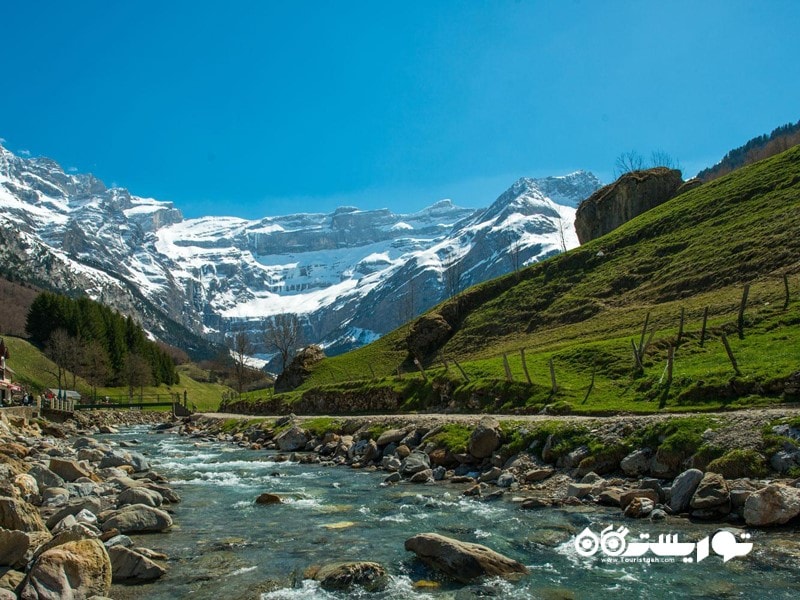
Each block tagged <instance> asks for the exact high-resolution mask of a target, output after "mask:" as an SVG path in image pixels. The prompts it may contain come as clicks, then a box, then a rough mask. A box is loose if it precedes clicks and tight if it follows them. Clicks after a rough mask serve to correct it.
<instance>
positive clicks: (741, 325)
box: [736, 283, 750, 340]
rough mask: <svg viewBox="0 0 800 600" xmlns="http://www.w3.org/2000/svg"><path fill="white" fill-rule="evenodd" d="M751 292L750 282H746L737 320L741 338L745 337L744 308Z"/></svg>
mask: <svg viewBox="0 0 800 600" xmlns="http://www.w3.org/2000/svg"><path fill="white" fill-rule="evenodd" d="M749 293H750V284H749V283H748V284H745V286H744V290H742V302H741V303H740V304H739V318H738V319H737V320H736V322H737V325H738V327H739V339H740V340H743V339H744V309H745V307H746V306H747V295H748V294H749Z"/></svg>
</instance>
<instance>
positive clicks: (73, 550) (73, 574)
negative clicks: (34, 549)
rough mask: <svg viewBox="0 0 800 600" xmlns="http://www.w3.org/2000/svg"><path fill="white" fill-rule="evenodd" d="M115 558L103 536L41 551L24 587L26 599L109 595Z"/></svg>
mask: <svg viewBox="0 0 800 600" xmlns="http://www.w3.org/2000/svg"><path fill="white" fill-rule="evenodd" d="M110 590H111V561H110V559H109V557H108V552H106V549H105V547H104V546H103V543H102V542H100V540H96V539H91V540H80V541H77V542H67V543H66V544H62V545H60V546H57V547H55V548H51V549H50V550H47V551H46V552H44V553H43V554H41V555H40V556H39V557H38V558H37V559H36V561H35V562H34V563H33V566H32V567H31V570H30V571H29V572H28V575H27V577H26V578H25V581H24V582H23V583H22V586H21V589H20V594H19V596H20V598H21V599H22V600H60V599H66V598H74V599H78V598H89V597H91V596H108V593H109V591H110Z"/></svg>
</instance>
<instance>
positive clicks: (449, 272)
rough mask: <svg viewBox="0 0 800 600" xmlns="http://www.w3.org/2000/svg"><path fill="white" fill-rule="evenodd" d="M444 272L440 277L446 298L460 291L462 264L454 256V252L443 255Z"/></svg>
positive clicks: (452, 296) (462, 273)
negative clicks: (442, 280)
mask: <svg viewBox="0 0 800 600" xmlns="http://www.w3.org/2000/svg"><path fill="white" fill-rule="evenodd" d="M442 267H443V268H444V272H443V273H442V277H443V279H444V290H445V293H446V294H447V297H448V298H454V297H455V296H457V295H458V294H459V293H460V292H461V279H462V277H463V275H464V265H463V263H462V262H461V261H460V260H458V257H457V256H455V253H450V254H448V255H447V256H446V257H445V260H444V264H443V265H442Z"/></svg>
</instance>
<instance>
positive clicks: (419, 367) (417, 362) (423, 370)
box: [414, 358, 428, 381]
mask: <svg viewBox="0 0 800 600" xmlns="http://www.w3.org/2000/svg"><path fill="white" fill-rule="evenodd" d="M414 364H415V365H417V368H418V369H419V372H420V373H422V379H423V380H424V381H428V376H427V375H426V374H425V369H423V368H422V363H421V362H419V359H418V358H415V359H414Z"/></svg>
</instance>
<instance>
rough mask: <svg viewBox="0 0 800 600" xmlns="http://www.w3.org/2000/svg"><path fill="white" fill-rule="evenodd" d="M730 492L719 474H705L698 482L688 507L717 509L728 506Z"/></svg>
mask: <svg viewBox="0 0 800 600" xmlns="http://www.w3.org/2000/svg"><path fill="white" fill-rule="evenodd" d="M730 500H731V497H730V492H729V490H728V484H727V483H726V482H725V478H724V477H723V476H722V475H720V474H719V473H710V472H709V473H706V474H705V475H703V479H701V480H700V483H699V485H698V486H697V489H696V490H695V492H694V495H693V496H692V499H691V501H690V502H689V506H691V507H692V508H695V509H707V508H717V507H719V506H723V505H729V504H730Z"/></svg>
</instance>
